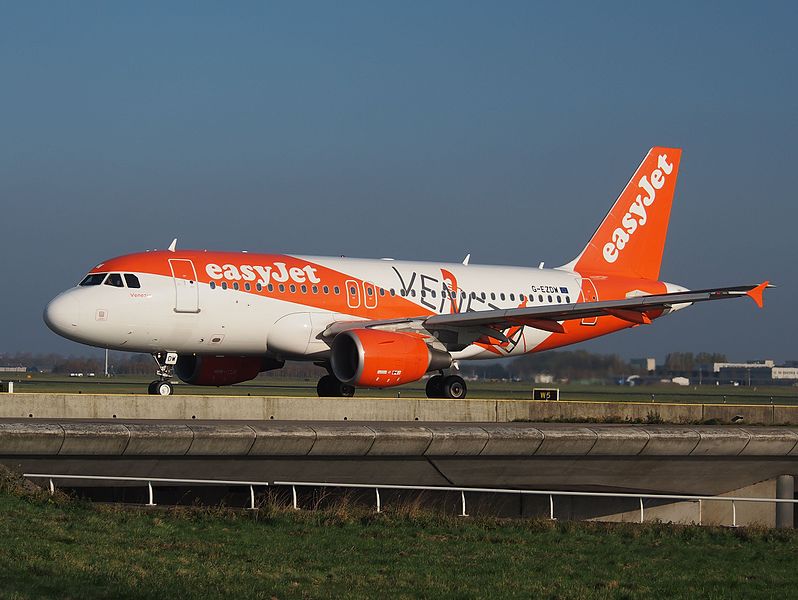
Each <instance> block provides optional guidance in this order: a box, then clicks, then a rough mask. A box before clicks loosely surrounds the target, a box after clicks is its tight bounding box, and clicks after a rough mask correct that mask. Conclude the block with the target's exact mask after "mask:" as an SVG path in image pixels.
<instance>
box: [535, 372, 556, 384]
mask: <svg viewBox="0 0 798 600" xmlns="http://www.w3.org/2000/svg"><path fill="white" fill-rule="evenodd" d="M535 383H554V375H551V374H550V373H535Z"/></svg>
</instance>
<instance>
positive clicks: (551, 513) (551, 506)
mask: <svg viewBox="0 0 798 600" xmlns="http://www.w3.org/2000/svg"><path fill="white" fill-rule="evenodd" d="M549 519H551V520H552V521H556V520H557V519H555V518H554V494H549Z"/></svg>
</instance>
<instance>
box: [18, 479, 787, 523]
mask: <svg viewBox="0 0 798 600" xmlns="http://www.w3.org/2000/svg"><path fill="white" fill-rule="evenodd" d="M23 477H25V478H28V479H46V480H48V488H49V490H50V493H51V494H52V493H55V484H54V480H67V481H69V480H79V481H120V482H140V483H146V484H147V490H148V497H149V501H148V502H147V504H146V506H155V505H156V504H155V498H154V491H153V483H156V484H157V483H167V484H193V485H229V486H242V487H249V496H250V505H249V507H248V509H249V510H257V506H256V504H255V486H258V487H272V488H273V487H275V486H281V487H290V488H291V506H292V507H293V508H294V509H295V510H299V502H298V497H297V488H342V489H370V490H374V493H375V501H376V510H377V512H382V509H383V505H382V499H381V497H380V490H406V491H432V492H459V493H460V504H461V512H460V516H461V517H467V516H468V512H467V511H466V493H470V494H471V493H476V494H517V495H519V496H548V498H549V519H551V520H552V521H556V520H557V517H556V516H555V512H554V499H555V497H559V496H564V497H587V498H636V499H637V500H638V502H639V507H640V519H639V522H640V523H643V522H644V521H645V506H644V504H643V501H644V500H673V501H677V502H695V503H696V504H697V506H698V521H697V523H698V524H699V525H702V524H703V503H704V502H731V508H732V525H731V526H732V527H737V503H738V502H759V503H761V502H764V503H769V504H774V505H778V504H793V505H794V504H798V500H796V499H792V498H749V497H744V496H697V495H687V494H643V493H627V492H579V491H568V490H522V489H508V488H480V487H453V486H451V487H450V486H434V485H432V486H430V485H426V486H424V485H391V484H385V485H376V484H373V483H333V482H320V481H274V482H271V483H269V482H266V481H241V480H232V481H231V480H223V479H168V478H162V477H112V476H107V475H65V474H54V473H52V474H51V473H24V474H23Z"/></svg>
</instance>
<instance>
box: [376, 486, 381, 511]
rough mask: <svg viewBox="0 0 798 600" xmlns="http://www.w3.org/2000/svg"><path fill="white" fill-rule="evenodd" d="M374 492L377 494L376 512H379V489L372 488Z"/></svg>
mask: <svg viewBox="0 0 798 600" xmlns="http://www.w3.org/2000/svg"><path fill="white" fill-rule="evenodd" d="M374 491H375V492H376V493H377V512H381V510H382V507H381V506H380V488H374Z"/></svg>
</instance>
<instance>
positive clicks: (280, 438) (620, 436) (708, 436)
mask: <svg viewBox="0 0 798 600" xmlns="http://www.w3.org/2000/svg"><path fill="white" fill-rule="evenodd" d="M19 455H27V456H37V455H38V456H41V455H47V456H52V455H56V456H92V457H128V456H130V457H138V456H197V457H247V456H252V457H268V456H307V457H386V456H402V457H474V456H478V457H480V456H481V457H493V456H507V457H580V456H585V457H588V456H589V457H616V456H627V457H630V456H679V457H696V458H703V457H748V456H769V457H794V456H798V429H789V428H773V427H768V428H764V427H763V428H755V427H746V428H743V427H708V426H697V427H673V426H667V425H623V426H613V425H590V426H586V425H569V424H537V425H531V424H526V423H514V424H512V425H511V424H505V425H493V424H484V425H476V424H460V425H457V424H451V423H449V424H447V423H443V424H423V425H422V424H408V423H405V424H395V425H394V424H390V423H382V424H357V423H329V422H327V423H325V422H319V423H307V424H294V423H270V422H264V423H253V424H247V423H240V424H235V423H233V424H230V423H220V424H212V423H196V422H188V423H185V424H171V423H166V424H156V423H152V424H142V423H122V422H96V421H95V422H88V423H80V422H64V423H40V422H37V421H30V420H25V421H17V422H3V423H0V456H19Z"/></svg>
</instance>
